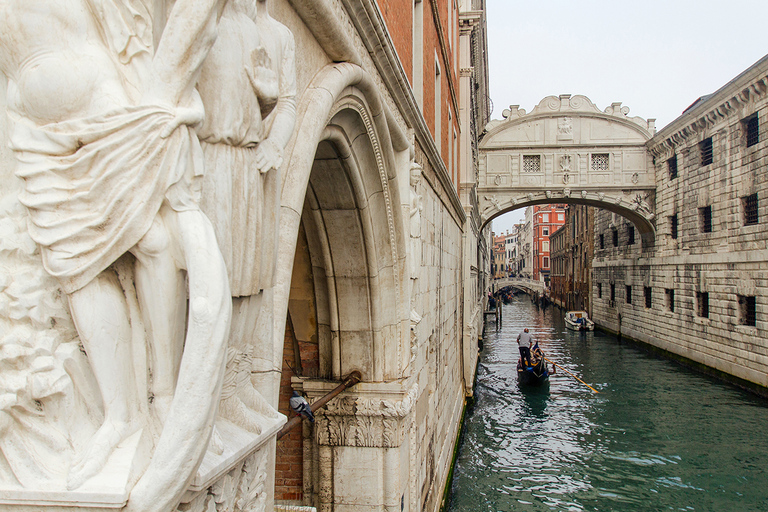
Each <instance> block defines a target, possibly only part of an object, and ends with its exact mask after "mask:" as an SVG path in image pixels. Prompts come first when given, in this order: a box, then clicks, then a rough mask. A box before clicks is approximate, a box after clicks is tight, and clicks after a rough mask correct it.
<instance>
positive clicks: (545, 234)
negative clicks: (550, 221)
mask: <svg viewBox="0 0 768 512" xmlns="http://www.w3.org/2000/svg"><path fill="white" fill-rule="evenodd" d="M541 234H542V235H543V236H549V228H548V227H547V226H544V227H543V228H541Z"/></svg>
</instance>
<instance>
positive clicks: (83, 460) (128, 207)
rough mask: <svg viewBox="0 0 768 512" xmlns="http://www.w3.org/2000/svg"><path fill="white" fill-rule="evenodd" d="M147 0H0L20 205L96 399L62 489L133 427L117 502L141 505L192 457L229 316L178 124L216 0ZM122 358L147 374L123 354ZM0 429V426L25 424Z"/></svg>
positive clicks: (213, 394) (180, 488) (197, 116)
mask: <svg viewBox="0 0 768 512" xmlns="http://www.w3.org/2000/svg"><path fill="white" fill-rule="evenodd" d="M155 4H156V2H152V1H150V0H126V1H118V0H71V1H69V2H66V3H61V2H58V1H56V0H40V1H39V2H36V4H35V8H34V9H32V8H30V5H29V2H27V1H26V0H0V71H2V72H3V74H4V75H5V76H6V77H7V78H8V115H9V118H10V120H11V128H10V144H11V148H12V149H13V151H14V153H15V155H16V160H17V171H16V172H17V175H18V176H19V177H20V178H22V180H23V182H24V186H23V190H22V191H21V193H20V195H19V200H20V201H21V203H23V204H24V206H26V209H27V211H28V220H29V222H28V228H29V235H30V236H31V238H32V239H33V240H34V241H35V242H36V244H37V245H38V247H39V250H40V254H41V256H42V263H43V266H44V268H45V270H46V271H47V272H48V273H49V274H50V275H51V276H53V277H54V278H55V279H56V281H57V283H58V285H59V286H60V287H61V289H62V290H63V291H64V293H65V294H66V297H67V300H68V304H69V309H70V313H71V316H72V319H73V320H74V325H75V326H76V328H77V335H78V336H79V339H80V342H81V343H82V346H83V349H84V351H85V352H86V353H87V357H88V361H89V363H90V369H91V370H92V372H93V376H94V377H95V382H96V383H97V386H96V390H97V391H98V394H97V395H96V396H91V397H90V399H91V400H92V401H94V402H95V403H94V404H92V405H93V406H94V407H95V408H98V405H99V404H98V403H99V402H101V405H102V406H103V420H102V421H101V422H100V425H99V427H98V429H97V430H96V432H95V433H94V434H93V436H92V437H91V438H90V439H89V440H88V442H87V443H85V444H84V445H82V446H76V447H75V448H76V452H75V454H74V456H73V458H72V461H71V464H70V465H69V470H68V472H67V475H66V487H67V488H68V489H77V488H79V487H80V486H81V485H83V484H84V483H85V482H87V481H89V480H90V479H91V478H93V477H95V476H97V475H98V474H99V473H100V471H101V470H102V468H103V467H104V466H105V464H106V463H107V461H108V459H110V457H111V455H112V454H113V452H115V450H116V449H117V448H118V447H120V446H122V445H123V444H124V442H125V441H126V440H127V439H128V438H129V437H133V436H134V434H137V435H139V433H141V434H140V435H142V436H143V437H144V438H146V437H149V438H152V439H150V441H149V442H150V444H153V445H154V450H153V452H152V456H151V460H150V461H149V463H148V466H147V465H146V464H147V463H146V461H144V462H141V461H139V462H137V463H136V464H137V465H138V466H139V467H140V468H144V467H145V466H146V469H145V470H143V472H142V471H141V470H137V471H138V472H139V474H141V476H140V478H139V479H138V482H137V483H136V485H135V486H134V487H133V490H132V492H131V495H130V499H129V501H128V505H127V506H126V509H127V510H136V511H139V510H140V511H142V512H148V511H167V510H170V509H172V508H173V507H174V506H175V505H176V503H177V502H178V500H179V499H180V497H181V494H182V493H183V492H184V489H185V488H186V485H187V483H188V481H189V479H190V477H191V475H192V474H193V473H194V471H195V470H196V468H197V466H198V465H199V463H200V461H201V460H202V457H203V454H204V452H205V449H206V446H207V442H208V438H209V436H210V433H211V428H212V425H213V417H214V414H215V410H216V402H217V401H218V395H219V391H220V387H221V382H222V375H223V367H224V364H223V363H224V355H225V351H226V339H227V333H228V329H229V321H230V315H231V301H230V300H229V289H228V282H227V279H226V269H225V266H224V261H223V259H222V257H221V254H220V252H219V250H218V247H217V245H216V240H215V235H214V231H213V229H212V227H211V225H210V222H209V221H208V219H207V218H206V217H205V215H203V213H202V212H201V210H200V209H199V207H198V190H199V186H200V180H201V176H202V165H203V160H202V153H201V151H200V146H199V142H198V138H197V136H196V134H195V131H194V130H193V129H192V128H191V127H192V126H194V125H196V124H198V123H199V122H200V121H201V120H202V118H203V111H202V105H201V102H200V100H199V97H198V94H197V92H196V91H195V89H194V87H195V84H196V82H197V78H198V75H199V71H200V67H201V65H202V62H203V60H204V59H205V57H206V55H207V54H208V51H209V49H210V47H211V46H212V44H213V42H214V39H215V30H216V24H217V20H218V17H219V15H220V13H221V10H222V9H223V8H224V5H225V4H226V0H176V1H175V2H173V3H172V5H169V7H168V8H167V9H166V8H165V6H163V5H160V4H159V2H157V4H158V5H155ZM165 14H167V21H166V22H165V23H164V24H163V25H162V26H161V25H159V24H160V19H161V18H163V17H164V16H163V15H165ZM158 38H159V39H158ZM126 255H130V256H126ZM126 258H128V259H126ZM126 261H130V262H131V263H130V265H126ZM126 272H128V273H131V274H132V276H131V277H132V279H126ZM185 273H186V277H185ZM185 281H188V284H185ZM134 282H135V289H134V288H133V283H134ZM187 294H188V296H189V297H188V304H189V311H188V317H189V318H188V322H187V324H186V335H185V316H186V315H187V311H186V308H187ZM132 312H137V313H138V314H132ZM144 332H146V337H147V340H146V344H147V345H148V347H146V346H144V347H139V346H138V345H137V344H136V343H135V341H136V339H137V338H142V337H143V336H144ZM137 350H138V351H141V350H146V351H147V352H148V357H147V358H146V359H147V360H148V361H149V369H148V370H147V369H146V368H142V367H141V366H140V365H139V366H137V365H136V364H134V363H135V361H137V360H140V359H141V358H140V357H137V354H136V351H137ZM30 371H33V369H30ZM7 377H8V376H7V375H6V374H5V373H3V374H2V375H0V380H3V379H6V378H7ZM3 384H5V383H3ZM98 395H100V396H98ZM147 397H149V398H150V400H149V401H148V400H147ZM38 402H39V404H40V407H41V409H43V410H41V411H40V412H41V414H46V413H47V411H45V410H44V409H45V404H44V403H43V402H41V401H38ZM2 422H3V423H4V424H5V425H4V427H5V428H4V429H2V430H0V435H3V436H5V435H7V433H8V432H9V430H10V429H12V428H16V430H17V432H20V433H19V435H21V436H24V435H25V434H26V433H25V432H23V426H20V425H8V424H7V423H8V418H7V417H3V420H2ZM153 431H157V432H158V435H157V436H154V437H157V438H156V439H154V438H153V436H150V433H152V432H153ZM29 434H30V435H31V433H29ZM50 435H51V436H53V437H55V435H60V433H56V434H55V435H54V433H53V432H52V431H51V433H50ZM12 462H13V461H11V463H12ZM37 462H39V463H40V464H41V465H45V464H46V463H47V462H46V461H42V460H40V461H37ZM52 485H56V483H55V482H54V483H53V484H52Z"/></svg>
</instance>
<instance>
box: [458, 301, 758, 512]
mask: <svg viewBox="0 0 768 512" xmlns="http://www.w3.org/2000/svg"><path fill="white" fill-rule="evenodd" d="M503 311H504V322H503V326H502V327H501V329H500V330H499V331H495V330H494V329H495V328H494V326H493V324H488V325H487V326H486V340H485V347H484V350H483V352H482V354H481V357H480V365H479V367H478V376H477V384H476V388H475V399H476V401H475V403H474V405H473V406H472V407H471V408H470V409H469V410H468V413H467V416H466V422H465V425H464V427H465V430H464V434H463V435H462V439H461V443H460V448H459V454H458V457H457V462H456V468H455V471H454V478H453V483H452V486H451V494H450V498H449V503H448V507H447V510H448V511H450V512H481V511H493V512H510V511H526V512H529V511H550V510H557V511H582V510H584V511H600V512H603V511H649V512H651V511H653V512H656V511H666V510H680V511H718V512H751V511H755V512H757V511H768V401H766V400H765V399H762V398H759V397H756V396H754V395H751V394H749V393H747V392H745V391H742V390H740V389H737V388H735V387H732V386H730V385H727V384H724V383H721V382H719V381H717V380H714V379H711V378H709V377H706V376H703V375H700V374H698V373H695V372H693V371H690V370H688V369H686V368H683V367H681V366H679V365H677V364H676V363H673V362H670V361H667V360H664V359H659V358H657V357H655V356H653V355H651V354H648V353H647V352H645V351H643V350H642V349H641V348H638V347H637V346H636V345H634V344H631V343H629V342H626V341H625V342H621V341H619V340H617V339H616V338H614V337H612V336H609V335H606V334H603V333H599V332H598V333H587V334H580V333H574V332H571V331H566V329H565V326H564V324H563V320H562V315H563V312H562V311H561V310H559V309H557V308H554V307H549V308H547V310H546V311H540V310H538V309H536V308H535V307H534V306H533V305H532V304H531V302H530V300H528V298H527V297H525V296H523V297H522V298H520V299H517V301H516V302H513V303H512V304H510V305H507V306H505V307H504V310H503ZM523 327H529V328H530V329H531V332H532V333H533V335H534V337H535V338H536V339H538V340H539V342H540V345H541V347H542V348H543V349H544V351H545V354H546V356H547V357H548V358H549V359H551V360H553V361H555V362H556V363H558V364H559V365H561V366H563V367H564V368H566V369H567V370H569V371H570V372H571V373H573V374H574V375H577V376H578V377H579V378H581V379H582V380H584V381H585V382H587V383H588V384H590V385H591V386H593V387H594V388H595V389H597V390H598V391H599V394H595V393H593V392H592V391H591V390H590V389H589V388H587V387H586V386H584V385H583V384H580V383H579V382H578V381H576V380H575V379H573V378H572V377H570V376H568V375H567V374H566V373H565V372H562V371H560V370H558V373H557V374H556V375H554V376H553V377H551V378H550V382H549V384H548V385H546V386H545V387H543V388H538V389H536V388H534V389H530V388H520V387H519V386H518V384H517V376H516V370H515V364H516V361H517V358H518V356H519V352H518V350H517V343H516V341H515V339H516V337H517V334H518V333H519V332H520V331H521V330H522V329H523ZM550 366H551V365H550Z"/></svg>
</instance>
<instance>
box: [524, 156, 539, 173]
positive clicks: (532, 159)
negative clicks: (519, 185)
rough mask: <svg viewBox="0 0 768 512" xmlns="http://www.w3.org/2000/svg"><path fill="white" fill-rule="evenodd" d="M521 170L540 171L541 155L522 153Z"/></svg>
mask: <svg viewBox="0 0 768 512" xmlns="http://www.w3.org/2000/svg"><path fill="white" fill-rule="evenodd" d="M523 172H541V155H523Z"/></svg>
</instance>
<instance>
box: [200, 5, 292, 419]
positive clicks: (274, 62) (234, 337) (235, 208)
mask: <svg viewBox="0 0 768 512" xmlns="http://www.w3.org/2000/svg"><path fill="white" fill-rule="evenodd" d="M220 23H221V27H220V31H219V38H218V40H217V41H216V43H215V44H214V46H213V48H212V49H211V52H210V54H209V56H208V58H207V59H206V61H205V64H204V66H203V69H202V73H201V77H200V80H199V83H198V90H199V91H200V95H201V97H202V99H203V104H204V105H205V109H206V119H205V122H204V123H203V126H202V128H201V129H200V131H199V136H200V139H201V141H202V146H203V153H204V155H205V163H206V175H205V179H204V186H203V201H202V208H203V211H205V213H206V214H207V215H208V216H209V218H210V219H211V220H212V222H213V226H214V229H215V232H216V237H217V239H218V241H219V245H220V247H221V250H222V253H223V255H224V260H225V261H226V265H227V269H228V274H229V284H230V289H231V292H232V296H233V297H234V298H235V299H234V311H233V320H232V330H231V334H230V348H229V351H228V354H227V372H226V378H225V383H224V390H223V392H222V402H221V404H220V414H221V415H222V416H223V417H225V418H227V419H229V420H231V421H233V422H234V423H235V424H237V425H239V426H241V427H243V428H246V429H247V430H249V431H251V432H254V433H259V432H260V431H261V424H260V419H261V415H267V416H271V417H276V416H277V413H276V411H275V410H274V409H273V408H272V407H271V406H269V404H268V403H267V402H266V401H265V400H264V399H263V398H262V397H261V395H260V394H259V393H258V392H257V391H256V389H255V388H254V386H253V384H252V383H251V371H252V366H253V364H252V363H253V358H254V353H255V352H256V351H257V350H258V345H259V344H260V343H262V342H263V343H271V339H272V336H271V332H272V329H271V325H272V321H271V317H270V315H271V313H272V303H271V297H272V294H271V289H272V287H273V281H274V273H275V265H276V260H277V242H278V225H279V219H278V215H279V211H280V187H281V176H280V167H281V164H282V161H283V150H284V148H285V146H286V144H287V143H288V139H289V138H290V136H291V133H292V131H293V126H294V123H295V118H296V65H295V58H294V40H293V35H292V34H291V32H290V31H289V30H288V28H286V27H285V26H284V25H282V24H281V23H279V22H277V21H276V20H274V19H273V18H272V17H271V16H270V15H269V12H268V10H267V2H266V0H231V1H230V3H229V4H228V5H227V7H226V8H225V10H224V13H223V15H222V18H221V22H220ZM254 340H256V341H254Z"/></svg>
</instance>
